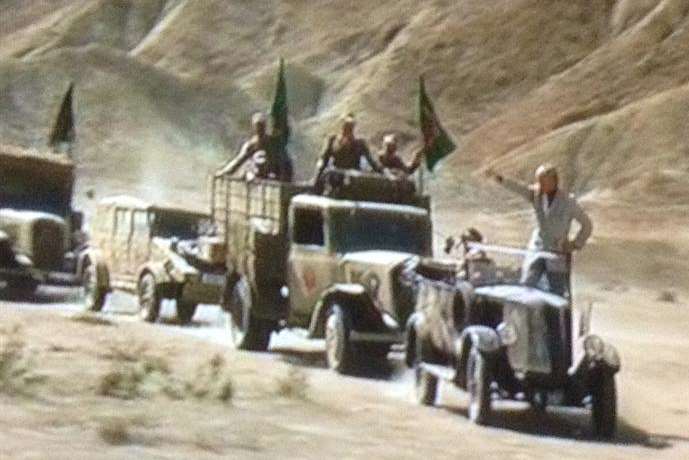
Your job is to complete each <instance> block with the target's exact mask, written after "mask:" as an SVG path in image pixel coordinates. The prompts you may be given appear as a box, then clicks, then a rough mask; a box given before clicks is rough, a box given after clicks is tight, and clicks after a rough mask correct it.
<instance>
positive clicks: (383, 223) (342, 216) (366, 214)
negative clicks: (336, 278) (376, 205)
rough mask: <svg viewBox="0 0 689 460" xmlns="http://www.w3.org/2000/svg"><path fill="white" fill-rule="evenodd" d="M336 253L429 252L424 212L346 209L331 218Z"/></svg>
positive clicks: (429, 240)
mask: <svg viewBox="0 0 689 460" xmlns="http://www.w3.org/2000/svg"><path fill="white" fill-rule="evenodd" d="M331 225H332V230H331V240H332V243H333V247H334V249H335V251H336V252H339V253H345V252H354V251H366V250H374V249H375V250H388V251H401V252H409V253H412V254H419V255H430V251H431V229H430V221H429V218H428V216H427V215H423V216H421V215H412V214H409V213H403V212H379V211H362V210H357V212H356V213H350V212H349V211H344V212H335V213H333V215H332V217H331Z"/></svg>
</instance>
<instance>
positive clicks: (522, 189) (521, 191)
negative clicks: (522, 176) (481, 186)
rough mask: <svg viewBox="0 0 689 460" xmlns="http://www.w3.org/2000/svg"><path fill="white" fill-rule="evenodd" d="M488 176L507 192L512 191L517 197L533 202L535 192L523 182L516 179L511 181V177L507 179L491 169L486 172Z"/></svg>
mask: <svg viewBox="0 0 689 460" xmlns="http://www.w3.org/2000/svg"><path fill="white" fill-rule="evenodd" d="M486 176H487V177H489V178H492V179H494V180H495V182H497V183H498V184H500V185H502V186H503V187H505V188H506V189H507V190H510V191H512V192H514V193H516V194H517V195H519V196H521V197H522V198H524V199H525V200H528V201H533V199H534V191H533V189H532V188H531V187H530V186H528V185H526V184H524V183H522V182H519V181H517V180H515V179H510V178H509V177H505V176H503V175H502V174H498V173H496V172H495V171H493V170H492V169H489V170H488V171H486Z"/></svg>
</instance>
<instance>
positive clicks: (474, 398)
mask: <svg viewBox="0 0 689 460" xmlns="http://www.w3.org/2000/svg"><path fill="white" fill-rule="evenodd" d="M466 370H467V377H466V382H467V392H468V393H469V420H471V421H472V422H473V423H476V424H478V425H483V424H485V423H486V422H487V420H488V416H489V414H490V375H489V372H488V366H487V362H486V357H485V356H483V354H482V353H481V352H480V351H479V349H478V348H476V347H475V346H474V347H472V349H471V351H470V352H469V358H468V360H467V368H466Z"/></svg>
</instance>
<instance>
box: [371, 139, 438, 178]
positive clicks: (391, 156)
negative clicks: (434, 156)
mask: <svg viewBox="0 0 689 460" xmlns="http://www.w3.org/2000/svg"><path fill="white" fill-rule="evenodd" d="M425 151H426V145H424V146H423V147H421V148H420V149H418V150H417V151H416V152H415V153H414V157H413V158H412V161H411V163H410V164H406V163H405V162H404V160H402V158H400V156H399V155H398V154H397V137H396V136H395V135H394V134H388V135H387V136H385V137H384V138H383V151H382V152H381V154H380V155H379V156H378V163H379V164H380V165H381V166H382V167H383V168H384V169H385V171H387V172H389V173H391V174H392V175H393V176H395V177H405V176H410V175H412V174H414V172H415V171H416V170H417V169H418V168H419V166H420V165H421V160H422V159H423V156H424V153H425Z"/></svg>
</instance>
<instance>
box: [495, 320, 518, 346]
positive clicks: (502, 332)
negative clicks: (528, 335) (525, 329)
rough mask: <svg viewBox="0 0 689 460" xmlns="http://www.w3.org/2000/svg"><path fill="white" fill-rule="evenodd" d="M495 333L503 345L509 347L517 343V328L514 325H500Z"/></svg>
mask: <svg viewBox="0 0 689 460" xmlns="http://www.w3.org/2000/svg"><path fill="white" fill-rule="evenodd" d="M497 332H498V336H499V337H500V342H502V344H503V345H507V346H509V345H514V344H515V343H517V337H518V336H517V328H516V327H515V326H514V324H511V323H505V322H503V323H500V324H499V325H498V327H497Z"/></svg>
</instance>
